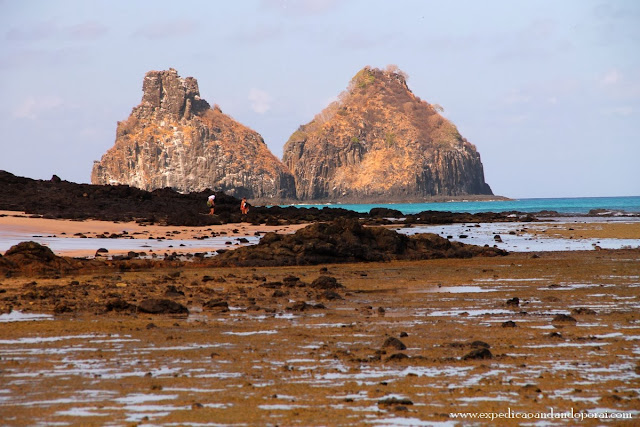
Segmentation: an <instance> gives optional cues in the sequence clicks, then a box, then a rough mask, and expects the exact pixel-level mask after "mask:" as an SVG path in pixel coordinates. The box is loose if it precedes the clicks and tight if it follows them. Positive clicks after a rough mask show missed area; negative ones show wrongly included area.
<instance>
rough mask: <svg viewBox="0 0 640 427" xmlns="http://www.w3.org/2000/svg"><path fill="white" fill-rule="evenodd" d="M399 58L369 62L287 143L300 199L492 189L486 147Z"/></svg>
mask: <svg viewBox="0 0 640 427" xmlns="http://www.w3.org/2000/svg"><path fill="white" fill-rule="evenodd" d="M440 111H442V110H441V107H439V106H438V105H431V104H429V103H427V102H425V101H423V100H421V99H420V98H418V97H417V96H415V95H414V94H413V93H412V92H411V90H410V89H409V87H408V85H407V76H406V74H405V73H403V72H402V71H400V70H399V69H398V68H397V67H395V66H389V67H387V68H386V69H384V70H381V69H377V68H371V67H365V68H363V69H362V70H360V71H359V72H358V73H357V74H356V75H355V76H354V77H353V79H351V81H350V83H349V84H348V86H347V89H346V90H345V91H344V92H342V93H341V94H340V95H339V96H338V100H337V101H336V102H333V103H332V104H330V105H329V106H328V107H327V108H325V109H324V110H323V111H322V112H320V113H319V114H317V115H316V116H315V117H314V119H313V120H312V121H311V122H309V123H307V124H305V125H302V126H300V128H299V129H298V130H297V131H296V132H294V133H293V134H292V135H291V137H290V138H289V141H287V143H286V145H285V147H284V156H283V161H284V163H285V164H286V165H287V167H288V168H289V170H291V172H292V173H293V174H294V177H295V179H296V192H297V195H298V198H300V199H316V200H323V199H329V200H340V199H347V200H361V201H364V200H381V201H382V200H385V201H390V200H396V201H404V200H420V199H425V198H428V197H431V196H440V195H472V194H492V193H491V189H490V188H489V186H488V185H487V184H486V183H485V182H484V172H483V169H482V163H481V161H480V155H479V154H478V152H477V151H476V148H475V147H474V146H473V145H472V144H471V143H469V142H468V141H467V140H466V139H465V138H463V137H462V136H461V135H460V133H459V132H458V130H457V128H456V127H455V125H453V123H451V122H450V121H449V120H447V119H446V118H444V117H443V116H442V115H440V113H439V112H440Z"/></svg>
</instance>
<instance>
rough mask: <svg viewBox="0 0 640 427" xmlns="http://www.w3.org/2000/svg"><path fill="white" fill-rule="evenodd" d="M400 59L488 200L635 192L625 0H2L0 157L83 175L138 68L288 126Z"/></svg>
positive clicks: (638, 25)
mask: <svg viewBox="0 0 640 427" xmlns="http://www.w3.org/2000/svg"><path fill="white" fill-rule="evenodd" d="M388 64H394V65H397V66H398V67H399V68H400V69H401V70H403V71H404V72H405V73H407V74H408V76H409V79H408V85H409V88H410V89H411V90H412V92H413V93H414V94H415V95H416V96H419V97H420V98H422V99H424V100H426V101H427V102H429V103H432V104H439V105H441V106H442V107H443V108H444V112H443V115H444V116H445V117H447V118H448V119H449V120H451V121H452V122H453V123H454V124H455V125H456V126H457V127H458V130H459V131H460V133H461V134H462V136H464V137H465V138H466V139H467V140H469V141H470V142H471V143H473V144H474V145H475V146H476V147H477V149H478V151H479V152H480V155H481V158H482V162H483V165H484V172H485V180H486V182H487V183H488V184H489V185H490V186H491V187H492V189H493V192H494V193H495V194H499V195H503V196H507V197H513V198H531V197H592V196H634V195H635V196H637V195H640V137H639V135H640V2H638V1H635V0H628V1H625V0H618V1H614V0H609V1H603V0H563V1H556V0H535V1H526V0H520V1H515V0H484V1H477V0H452V1H444V0H439V1H431V0H397V1H391V0H388V1H386V0H385V1H382V0H298V1H294V0H243V1H231V0H229V1H192V0H183V1H181V2H176V1H174V0H172V1H165V0H153V1H152V0H138V1H130V0H126V1H125V0H92V1H85V0H68V1H63V0H28V1H14V0H0V95H1V96H0V169H2V170H7V171H9V172H11V173H13V174H16V175H19V176H27V177H30V178H36V179H50V178H51V176H52V175H53V174H56V175H58V176H59V177H61V178H62V179H66V180H69V181H74V182H85V183H87V182H89V181H90V174H91V168H92V166H93V161H94V160H99V159H100V158H101V157H102V155H103V154H104V153H105V152H106V151H107V150H108V149H109V148H110V147H112V146H113V144H114V141H115V133H116V124H117V122H118V121H121V120H125V119H126V118H127V117H128V116H129V114H130V113H131V110H132V108H133V107H135V106H136V105H138V104H139V103H140V101H141V98H142V80H143V77H144V75H145V73H146V72H147V71H150V70H166V69H169V68H175V69H176V70H178V73H179V74H180V76H182V77H189V76H192V77H195V78H196V79H197V80H198V84H199V87H200V95H201V97H202V98H204V99H206V100H207V101H208V102H209V103H210V104H212V105H213V104H217V105H218V106H219V107H220V108H221V109H222V111H223V112H224V113H226V114H228V115H230V116H231V117H233V118H234V119H235V120H237V121H239V122H240V123H242V124H244V125H246V126H248V127H250V128H251V129H253V130H255V131H257V132H259V133H260V134H261V135H262V137H263V138H264V140H265V142H266V144H267V145H268V147H269V148H270V149H271V151H272V152H273V153H274V154H275V155H276V156H277V157H279V158H281V157H282V148H283V146H284V143H285V142H286V141H287V139H288V138H289V136H290V135H291V134H292V133H293V132H294V131H295V130H296V129H297V128H298V127H299V126H300V125H302V124H306V123H308V122H309V121H310V120H311V119H312V118H313V116H314V115H315V114H317V113H318V112H320V111H321V110H322V109H323V108H325V107H326V106H327V105H328V104H329V103H330V102H332V101H333V100H335V99H336V97H337V96H338V94H339V93H340V92H342V91H343V90H345V89H346V87H347V85H348V83H349V80H350V79H351V78H352V77H353V76H354V75H355V74H356V73H357V72H358V71H359V70H360V69H362V68H363V67H365V66H367V65H368V66H372V67H378V68H384V67H385V66H387V65H388Z"/></svg>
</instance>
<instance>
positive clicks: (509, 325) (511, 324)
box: [502, 320, 518, 328]
mask: <svg viewBox="0 0 640 427" xmlns="http://www.w3.org/2000/svg"><path fill="white" fill-rule="evenodd" d="M517 326H518V325H516V322H514V321H513V320H507V321H506V322H503V323H502V327H503V328H515V327H517Z"/></svg>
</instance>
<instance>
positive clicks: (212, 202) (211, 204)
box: [207, 194, 216, 215]
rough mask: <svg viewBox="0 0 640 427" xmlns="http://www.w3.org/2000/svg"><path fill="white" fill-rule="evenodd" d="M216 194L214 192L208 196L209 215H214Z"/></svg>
mask: <svg viewBox="0 0 640 427" xmlns="http://www.w3.org/2000/svg"><path fill="white" fill-rule="evenodd" d="M215 200H216V195H215V194H212V195H210V196H209V197H208V198H207V206H209V215H213V208H214V206H215V204H216V202H215Z"/></svg>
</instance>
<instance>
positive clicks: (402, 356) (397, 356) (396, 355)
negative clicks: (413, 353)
mask: <svg viewBox="0 0 640 427" xmlns="http://www.w3.org/2000/svg"><path fill="white" fill-rule="evenodd" d="M408 359H410V357H409V356H407V355H406V354H404V353H394V354H392V355H391V356H389V357H387V358H386V360H385V361H387V362H402V361H404V360H408Z"/></svg>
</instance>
